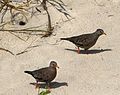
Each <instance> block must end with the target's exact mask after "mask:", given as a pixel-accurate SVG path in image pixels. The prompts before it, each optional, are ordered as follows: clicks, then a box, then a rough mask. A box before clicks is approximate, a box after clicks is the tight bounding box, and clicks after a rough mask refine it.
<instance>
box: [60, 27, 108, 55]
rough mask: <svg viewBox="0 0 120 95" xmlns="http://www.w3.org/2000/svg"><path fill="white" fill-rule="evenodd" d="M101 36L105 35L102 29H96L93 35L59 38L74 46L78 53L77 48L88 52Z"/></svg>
mask: <svg viewBox="0 0 120 95" xmlns="http://www.w3.org/2000/svg"><path fill="white" fill-rule="evenodd" d="M102 34H105V33H104V31H103V30H102V29H97V30H96V31H95V32H94V33H89V34H82V35H79V36H73V37H68V38H61V40H67V41H70V42H72V43H73V44H75V45H76V46H77V47H78V53H80V49H79V47H80V48H84V50H88V49H89V48H91V47H92V46H94V45H95V43H96V41H97V39H98V38H99V37H100V36H101V35H102ZM105 35H106V34H105Z"/></svg>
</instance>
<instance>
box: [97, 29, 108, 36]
mask: <svg viewBox="0 0 120 95" xmlns="http://www.w3.org/2000/svg"><path fill="white" fill-rule="evenodd" d="M95 34H97V35H99V36H100V35H103V34H104V35H106V33H105V32H104V31H103V30H102V29H97V30H96V31H95Z"/></svg>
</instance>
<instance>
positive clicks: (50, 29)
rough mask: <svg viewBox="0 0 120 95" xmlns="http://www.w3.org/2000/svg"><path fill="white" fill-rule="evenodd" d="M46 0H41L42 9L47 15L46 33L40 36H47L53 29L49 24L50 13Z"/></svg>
mask: <svg viewBox="0 0 120 95" xmlns="http://www.w3.org/2000/svg"><path fill="white" fill-rule="evenodd" d="M46 1H47V0H43V2H42V3H41V5H42V6H43V9H44V10H45V11H46V13H47V16H48V29H47V32H46V34H45V35H44V36H42V37H48V36H50V35H51V34H52V31H53V29H54V28H53V27H52V25H51V18H50V14H49V12H48V8H47V6H46Z"/></svg>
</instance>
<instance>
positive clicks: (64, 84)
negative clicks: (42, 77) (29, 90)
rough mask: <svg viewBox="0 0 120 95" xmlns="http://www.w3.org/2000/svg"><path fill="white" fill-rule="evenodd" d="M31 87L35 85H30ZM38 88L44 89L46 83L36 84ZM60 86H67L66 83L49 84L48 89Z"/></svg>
mask: <svg viewBox="0 0 120 95" xmlns="http://www.w3.org/2000/svg"><path fill="white" fill-rule="evenodd" d="M30 84H31V85H36V83H30ZM38 85H39V87H40V88H46V86H47V85H46V83H39V84H38ZM62 86H68V83H67V82H51V83H50V88H59V87H62Z"/></svg>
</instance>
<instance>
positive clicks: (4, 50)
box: [0, 48, 14, 55]
mask: <svg viewBox="0 0 120 95" xmlns="http://www.w3.org/2000/svg"><path fill="white" fill-rule="evenodd" d="M0 50H3V51H6V52H9V53H10V54H12V55H14V53H12V52H11V51H9V50H7V49H4V48H0Z"/></svg>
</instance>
